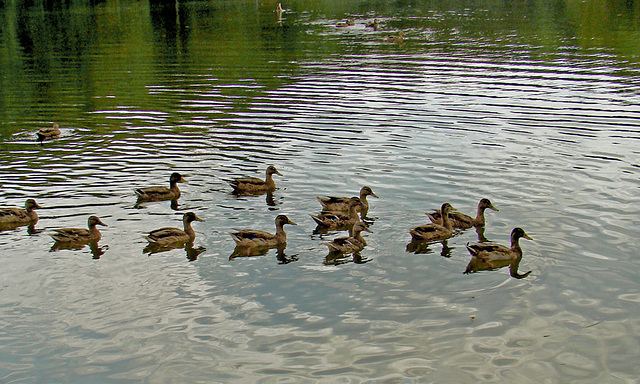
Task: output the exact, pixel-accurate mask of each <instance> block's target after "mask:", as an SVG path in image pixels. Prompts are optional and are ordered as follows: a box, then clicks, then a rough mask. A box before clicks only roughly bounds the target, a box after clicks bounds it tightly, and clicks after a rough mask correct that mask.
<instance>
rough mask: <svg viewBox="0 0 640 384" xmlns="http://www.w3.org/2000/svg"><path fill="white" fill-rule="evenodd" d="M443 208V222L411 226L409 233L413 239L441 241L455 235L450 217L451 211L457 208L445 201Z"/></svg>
mask: <svg viewBox="0 0 640 384" xmlns="http://www.w3.org/2000/svg"><path fill="white" fill-rule="evenodd" d="M441 210H442V212H443V213H444V217H443V224H442V225H440V224H436V223H429V224H423V225H419V226H417V227H415V228H411V229H410V230H409V233H411V237H412V238H413V241H439V240H444V239H448V238H449V237H451V236H453V226H452V225H451V220H450V219H449V212H451V211H453V210H455V208H453V207H452V206H451V204H449V203H444V204H442V208H441Z"/></svg>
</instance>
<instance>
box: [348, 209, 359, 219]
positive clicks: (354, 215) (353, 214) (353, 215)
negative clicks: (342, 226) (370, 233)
mask: <svg viewBox="0 0 640 384" xmlns="http://www.w3.org/2000/svg"><path fill="white" fill-rule="evenodd" d="M349 219H351V220H356V221H358V213H357V212H356V206H355V205H350V206H349Z"/></svg>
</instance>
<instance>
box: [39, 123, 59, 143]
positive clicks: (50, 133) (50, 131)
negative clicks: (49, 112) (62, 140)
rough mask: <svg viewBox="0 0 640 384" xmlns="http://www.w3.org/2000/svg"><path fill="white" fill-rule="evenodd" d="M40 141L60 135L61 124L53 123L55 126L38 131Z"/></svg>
mask: <svg viewBox="0 0 640 384" xmlns="http://www.w3.org/2000/svg"><path fill="white" fill-rule="evenodd" d="M36 135H37V136H38V141H45V140H48V139H55V138H57V137H59V136H60V126H59V125H58V123H53V126H51V127H47V128H41V129H40V130H38V132H36Z"/></svg>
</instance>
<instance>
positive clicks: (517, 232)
mask: <svg viewBox="0 0 640 384" xmlns="http://www.w3.org/2000/svg"><path fill="white" fill-rule="evenodd" d="M521 237H523V238H525V239H527V240H533V239H532V238H531V237H529V236H528V235H527V234H526V233H525V232H524V229H522V228H514V229H513V231H511V238H512V239H519V238H521Z"/></svg>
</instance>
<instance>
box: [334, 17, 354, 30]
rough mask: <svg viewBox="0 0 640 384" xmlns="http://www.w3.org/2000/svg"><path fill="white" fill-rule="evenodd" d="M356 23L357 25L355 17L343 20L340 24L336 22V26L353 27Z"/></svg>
mask: <svg viewBox="0 0 640 384" xmlns="http://www.w3.org/2000/svg"><path fill="white" fill-rule="evenodd" d="M354 25H356V21H355V20H354V19H347V20H346V21H341V22H339V23H338V24H336V27H338V28H344V27H351V26H354Z"/></svg>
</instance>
